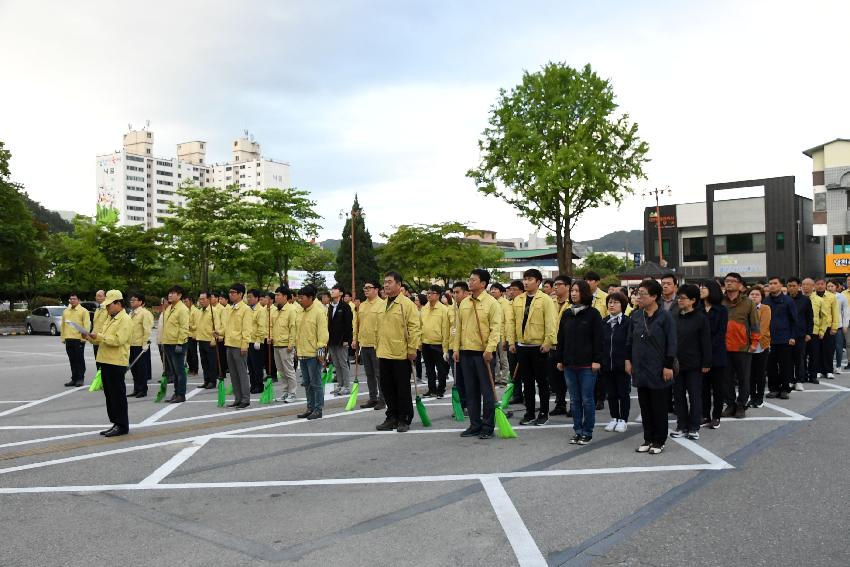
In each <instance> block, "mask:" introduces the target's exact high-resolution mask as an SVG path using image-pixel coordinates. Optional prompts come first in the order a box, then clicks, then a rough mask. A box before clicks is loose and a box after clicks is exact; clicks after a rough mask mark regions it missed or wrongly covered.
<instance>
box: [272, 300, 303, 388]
mask: <svg viewBox="0 0 850 567" xmlns="http://www.w3.org/2000/svg"><path fill="white" fill-rule="evenodd" d="M291 296H292V291H290V289H289V288H288V287H287V286H285V285H284V286H280V287H278V288H277V290H275V294H274V307H272V316H271V319H272V329H271V339H270V345H269V348H273V352H274V360H275V367H276V368H277V375H278V378H279V379H280V381H281V382H282V383H283V392H282V394H281V396H280V397H279V398H278V399H277V401H279V402H283V403H285V404H288V403H292V402H294V401H295V398H296V388H297V386H298V384H297V382H296V380H295V340H296V337H297V336H298V328H297V326H296V322H297V319H298V312H297V310H296V309H295V306H294V305H292V304H291V303H290V302H289V298H290V297H291Z"/></svg>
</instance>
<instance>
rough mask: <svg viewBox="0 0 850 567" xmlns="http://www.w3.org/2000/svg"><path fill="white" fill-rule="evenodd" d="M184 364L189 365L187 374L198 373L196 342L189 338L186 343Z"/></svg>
mask: <svg viewBox="0 0 850 567" xmlns="http://www.w3.org/2000/svg"><path fill="white" fill-rule="evenodd" d="M186 348H187V350H186V364H188V365H189V374H197V373H198V341H197V340H195V339H193V338H192V337H189V339H188V340H187V341H186Z"/></svg>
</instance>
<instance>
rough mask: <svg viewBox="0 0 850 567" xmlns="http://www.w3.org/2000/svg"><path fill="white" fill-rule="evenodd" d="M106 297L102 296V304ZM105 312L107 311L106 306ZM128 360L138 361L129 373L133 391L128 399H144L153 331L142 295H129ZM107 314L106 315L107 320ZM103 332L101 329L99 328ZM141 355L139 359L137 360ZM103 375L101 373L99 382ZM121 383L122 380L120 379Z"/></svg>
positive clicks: (148, 374) (146, 389)
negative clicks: (129, 330)
mask: <svg viewBox="0 0 850 567" xmlns="http://www.w3.org/2000/svg"><path fill="white" fill-rule="evenodd" d="M105 302H106V295H105V294H104V303H105ZM106 305H107V310H108V304H106ZM130 308H131V309H132V311H131V312H130V322H131V329H132V331H131V333H130V355H129V356H130V360H136V359H137V358H138V361H137V362H136V364H134V365H133V368H131V369H130V371H131V372H132V374H133V391H132V392H131V393H129V394H127V397H128V398H144V397H145V396H147V395H148V382H149V381H150V380H151V378H152V376H151V351H150V348H151V330H153V313H151V312H150V311H148V309H147V308H146V307H145V296H144V294H142V293H134V294H132V295H130ZM108 319H109V314H108V313H107V320H108ZM101 330H103V327H101ZM139 355H141V358H139ZM102 379H103V373H102V372H101V380H102ZM122 382H123V378H122Z"/></svg>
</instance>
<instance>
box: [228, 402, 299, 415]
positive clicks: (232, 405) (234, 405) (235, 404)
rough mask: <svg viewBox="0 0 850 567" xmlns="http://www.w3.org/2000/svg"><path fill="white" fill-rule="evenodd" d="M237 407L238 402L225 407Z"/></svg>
mask: <svg viewBox="0 0 850 567" xmlns="http://www.w3.org/2000/svg"><path fill="white" fill-rule="evenodd" d="M238 405H239V402H233V403H232V404H227V407H229V408H235V407H236V406H238ZM308 413H309V412H308Z"/></svg>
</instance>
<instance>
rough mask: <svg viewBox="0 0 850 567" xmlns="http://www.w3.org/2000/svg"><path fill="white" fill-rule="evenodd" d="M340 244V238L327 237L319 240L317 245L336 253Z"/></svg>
mask: <svg viewBox="0 0 850 567" xmlns="http://www.w3.org/2000/svg"><path fill="white" fill-rule="evenodd" d="M340 244H342V239H341V238H329V239H327V240H323V241H321V242H319V246H320V247H321V248H324V249H325V250H330V251H331V252H333V253H336V251H337V250H339V245H340Z"/></svg>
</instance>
